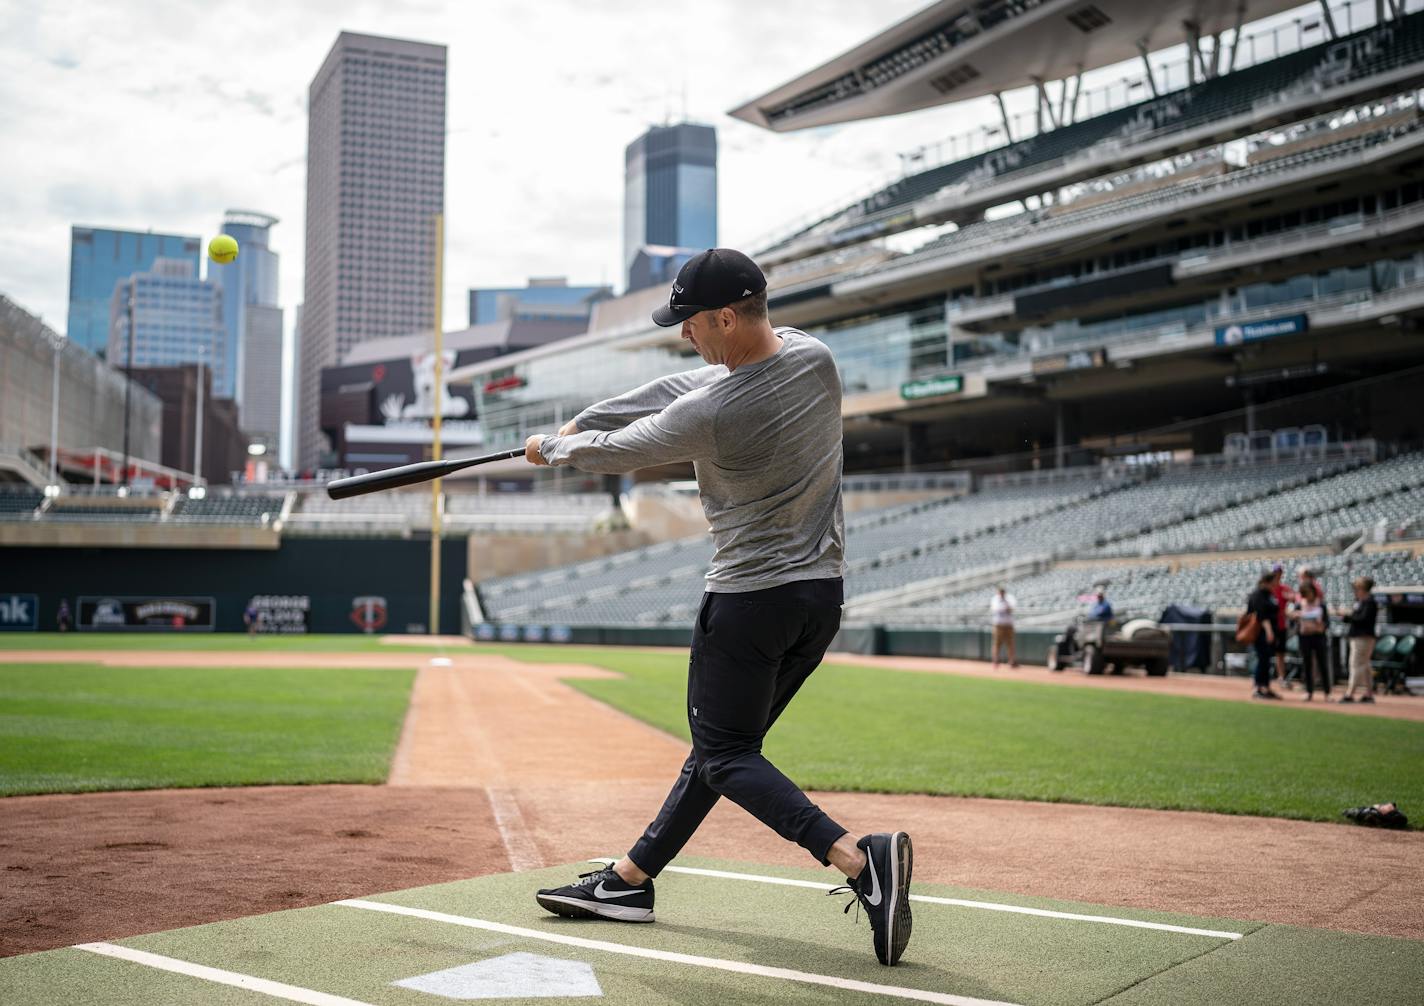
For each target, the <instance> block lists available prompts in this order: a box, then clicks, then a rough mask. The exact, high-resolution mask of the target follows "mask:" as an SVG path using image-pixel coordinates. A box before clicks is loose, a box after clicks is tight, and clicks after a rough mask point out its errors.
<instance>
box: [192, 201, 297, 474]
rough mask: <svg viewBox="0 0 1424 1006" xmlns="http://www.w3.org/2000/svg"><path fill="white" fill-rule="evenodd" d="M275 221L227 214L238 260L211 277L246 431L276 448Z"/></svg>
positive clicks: (213, 270)
mask: <svg viewBox="0 0 1424 1006" xmlns="http://www.w3.org/2000/svg"><path fill="white" fill-rule="evenodd" d="M276 223H277V218H276V217H274V216H269V215H267V214H265V213H254V212H251V211H248V210H228V211H227V214H226V216H224V218H223V224H222V231H223V233H224V234H230V235H232V237H234V238H236V239H237V244H238V248H239V251H238V255H237V258H235V259H234V260H233V261H231V262H229V263H227V264H226V265H218V264H216V263H213V264H210V265H209V266H208V279H209V280H210V281H211V282H213V283H215V284H216V285H217V286H219V287H221V288H222V292H223V299H222V309H223V330H224V331H225V333H226V339H225V360H224V363H225V365H226V368H227V372H228V373H229V374H231V375H232V380H233V391H234V393H235V394H234V396H233V397H234V398H235V399H236V401H237V409H238V415H239V416H240V417H241V422H242V429H243V431H244V432H245V433H247V434H248V436H249V437H251V439H252V440H254V441H257V442H260V443H263V444H265V445H266V446H267V447H268V448H269V449H274V450H275V448H276V446H277V432H278V428H279V427H280V426H281V413H282V309H281V308H280V307H278V306H277V304H278V257H277V253H276V252H274V251H273V250H272V249H271V246H270V242H269V236H270V233H271V230H272V227H273V226H274V225H275V224H276Z"/></svg>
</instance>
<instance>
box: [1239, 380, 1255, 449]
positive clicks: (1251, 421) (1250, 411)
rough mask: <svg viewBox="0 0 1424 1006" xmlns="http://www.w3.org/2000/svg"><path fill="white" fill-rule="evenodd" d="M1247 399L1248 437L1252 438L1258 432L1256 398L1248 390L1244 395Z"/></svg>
mask: <svg viewBox="0 0 1424 1006" xmlns="http://www.w3.org/2000/svg"><path fill="white" fill-rule="evenodd" d="M1241 394H1242V396H1243V397H1244V398H1245V399H1246V436H1247V437H1250V436H1251V435H1252V434H1254V433H1255V432H1256V396H1255V395H1254V394H1252V393H1251V389H1250V388H1247V389H1245V390H1244V391H1243V392H1242V393H1241Z"/></svg>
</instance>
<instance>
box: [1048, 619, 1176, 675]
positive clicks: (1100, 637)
mask: <svg viewBox="0 0 1424 1006" xmlns="http://www.w3.org/2000/svg"><path fill="white" fill-rule="evenodd" d="M1171 641H1172V634H1171V632H1169V631H1168V630H1166V629H1164V628H1162V627H1161V626H1160V625H1158V624H1157V623H1156V622H1154V621H1152V619H1150V618H1134V619H1131V620H1129V621H1128V622H1125V623H1124V624H1123V625H1122V626H1121V628H1119V627H1118V625H1117V623H1116V622H1098V621H1090V620H1088V619H1085V618H1078V619H1077V620H1076V621H1074V623H1073V624H1072V625H1070V626H1069V627H1068V629H1067V631H1065V632H1062V633H1060V634H1059V635H1057V636H1055V637H1054V639H1053V647H1052V648H1051V649H1050V650H1049V651H1048V669H1049V670H1050V671H1062V670H1066V669H1067V668H1069V667H1076V668H1078V669H1079V670H1080V671H1082V672H1083V673H1084V674H1106V673H1107V671H1108V668H1109V667H1111V668H1112V672H1113V673H1114V674H1121V673H1122V672H1123V671H1124V669H1126V668H1127V667H1142V668H1144V669H1146V671H1147V673H1148V674H1149V675H1150V676H1152V677H1154V678H1160V677H1162V676H1163V675H1165V674H1166V673H1167V651H1168V647H1169V645H1170V644H1171Z"/></svg>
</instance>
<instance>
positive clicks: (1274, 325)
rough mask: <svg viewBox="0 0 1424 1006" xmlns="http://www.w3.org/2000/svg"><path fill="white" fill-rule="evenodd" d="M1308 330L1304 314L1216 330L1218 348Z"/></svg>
mask: <svg viewBox="0 0 1424 1006" xmlns="http://www.w3.org/2000/svg"><path fill="white" fill-rule="evenodd" d="M1309 328H1310V318H1309V316H1308V315H1304V314H1291V315H1287V316H1286V317H1284V318H1267V319H1265V320H1264V321H1246V322H1242V323H1240V324H1237V325H1220V326H1218V327H1217V329H1216V344H1217V345H1218V346H1239V345H1241V344H1242V343H1246V342H1259V341H1260V340H1262V339H1274V338H1276V337H1277V336H1280V335H1295V334H1296V333H1297V332H1304V331H1306V330H1308V329H1309Z"/></svg>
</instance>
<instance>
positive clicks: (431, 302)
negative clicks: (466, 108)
mask: <svg viewBox="0 0 1424 1006" xmlns="http://www.w3.org/2000/svg"><path fill="white" fill-rule="evenodd" d="M307 117H308V122H307V223H306V281H305V291H304V293H305V296H304V298H303V312H302V339H301V347H300V355H299V359H300V378H299V384H298V392H299V394H298V397H297V402H296V409H295V421H296V425H297V444H296V450H297V464H298V466H300V467H303V468H306V467H311V466H313V465H315V464H317V463H318V462H319V461H320V454H321V451H322V435H321V430H320V425H319V424H320V407H321V402H320V399H321V369H322V368H323V367H329V366H332V365H333V364H335V363H336V361H337V360H338V359H340V358H341V357H342V356H344V355H345V353H346V350H348V349H349V348H350V347H352V346H354V345H356V344H357V343H360V342H364V341H365V340H366V339H372V338H376V337H379V336H389V335H406V334H409V333H411V332H419V331H422V330H429V329H431V328H432V327H433V325H434V320H435V319H434V315H435V288H434V277H435V240H434V238H435V234H434V217H435V215H436V214H438V213H441V212H443V211H444V205H445V46H443V45H431V44H427V43H424V42H408V41H403V40H400V39H392V38H379V37H376V36H371V35H356V34H353V33H351V32H342V33H341V34H340V35H339V36H337V39H336V44H335V45H334V46H332V48H331V52H329V53H328V54H327V57H326V60H325V61H324V62H323V63H322V65H321V69H320V70H318V71H317V75H316V77H315V78H314V79H313V80H312V83H311V88H310V91H309V93H308V97H307Z"/></svg>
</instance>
